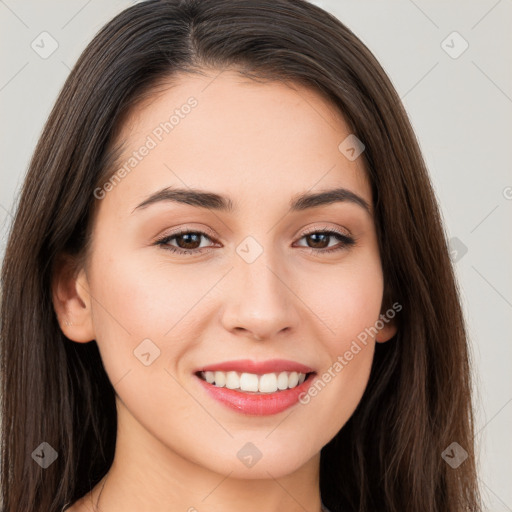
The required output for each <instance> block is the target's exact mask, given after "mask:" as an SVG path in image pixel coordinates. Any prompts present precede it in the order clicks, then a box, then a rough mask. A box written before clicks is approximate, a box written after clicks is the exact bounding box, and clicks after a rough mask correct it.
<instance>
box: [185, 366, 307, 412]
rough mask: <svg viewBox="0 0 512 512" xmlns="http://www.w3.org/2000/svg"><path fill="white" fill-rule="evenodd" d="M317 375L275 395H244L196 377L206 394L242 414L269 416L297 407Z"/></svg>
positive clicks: (241, 392)
mask: <svg viewBox="0 0 512 512" xmlns="http://www.w3.org/2000/svg"><path fill="white" fill-rule="evenodd" d="M315 376H316V374H315V373H312V374H311V375H309V376H308V378H307V379H306V380H305V381H304V382H303V383H302V384H300V385H298V386H297V387H295V388H292V389H285V390H284V391H276V392H275V393H262V394H256V393H244V392H243V391H235V390H234V389H228V388H220V387H217V386H215V385H213V384H209V383H208V382H206V381H205V380H203V379H201V378H200V377H198V376H197V375H195V377H196V378H197V379H198V380H199V382H200V383H201V384H202V386H203V387H204V389H205V390H206V392H207V393H208V394H209V395H210V396H211V397H212V398H214V399H215V400H218V401H219V402H221V403H222V404H224V405H226V406H228V407H229V408H231V409H234V410H235V411H237V412H240V413H242V414H251V415H253V416H268V415H270V414H277V413H279V412H282V411H285V410H286V409H288V408H289V407H291V406H292V405H295V404H296V403H297V402H298V401H299V398H300V396H301V394H302V393H305V392H306V391H307V390H308V388H309V386H311V384H312V383H313V380H314V378H315Z"/></svg>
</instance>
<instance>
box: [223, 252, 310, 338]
mask: <svg viewBox="0 0 512 512" xmlns="http://www.w3.org/2000/svg"><path fill="white" fill-rule="evenodd" d="M285 267H286V265H285V262H282V261H277V260H276V259H275V258H272V259H271V258H270V254H269V251H264V252H263V254H261V255H260V257H259V258H258V259H257V260H256V261H254V262H252V263H248V262H246V261H245V260H244V259H243V258H240V257H239V256H238V255H235V268H234V269H233V270H232V271H231V272H230V274H229V278H228V283H226V287H227V289H228V292H227V294H226V300H225V302H224V310H223V313H222V323H223V326H224V328H225V329H226V330H228V331H229V332H231V333H233V334H235V335H245V336H250V337H252V338H254V339H256V340H258V341H263V340H267V339H275V338H276V337H277V336H278V335H279V334H280V333H285V332H292V331H294V330H295V329H296V328H297V326H298V323H299V319H300V314H299V311H298V309H297V308H298V303H300V301H299V300H298V298H297V297H296V295H295V294H294V293H293V284H292V283H291V277H290V273H289V272H287V271H286V270H285Z"/></svg>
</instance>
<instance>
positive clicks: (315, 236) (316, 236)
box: [308, 233, 330, 247]
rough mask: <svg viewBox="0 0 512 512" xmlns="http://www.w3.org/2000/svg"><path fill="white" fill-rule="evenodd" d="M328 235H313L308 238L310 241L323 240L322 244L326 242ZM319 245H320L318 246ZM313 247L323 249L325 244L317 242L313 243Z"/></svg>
mask: <svg viewBox="0 0 512 512" xmlns="http://www.w3.org/2000/svg"><path fill="white" fill-rule="evenodd" d="M329 236H330V235H327V234H326V233H313V234H312V235H308V237H309V238H310V239H312V238H313V239H315V238H318V237H320V238H322V237H323V238H324V240H323V242H325V241H326V239H327V238H328V237H329ZM318 244H320V245H318ZM313 247H325V244H322V242H318V241H313Z"/></svg>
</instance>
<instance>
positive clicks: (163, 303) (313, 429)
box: [53, 70, 396, 512]
mask: <svg viewBox="0 0 512 512" xmlns="http://www.w3.org/2000/svg"><path fill="white" fill-rule="evenodd" d="M190 96H194V97H195V98H196V99H197V101H198V105H197V107H195V108H194V109H192V111H191V112H190V114H188V115H187V116H186V117H184V118H183V119H181V120H180V122H179V125H177V126H176V127H175V128H174V130H173V131H172V132H170V133H169V134H167V135H165V137H164V138H163V140H162V141H161V142H159V144H158V145H157V147H156V148H154V149H152V150H151V151H150V152H149V154H148V155H147V156H146V157H145V158H144V159H143V160H142V161H141V162H140V163H138V165H137V166H136V167H135V168H134V169H133V170H132V171H131V172H130V173H129V174H128V175H127V176H126V177H125V178H124V179H123V180H122V181H121V182H120V183H118V184H117V185H116V186H115V187H113V189H112V190H111V191H109V192H108V193H107V194H106V196H105V198H104V199H102V200H99V201H97V203H98V204H97V209H96V214H95V217H94V223H93V228H92V235H93V238H92V245H91V248H90V251H89V253H88V257H87V261H86V264H85V266H84V268H81V269H80V270H79V272H78V273H72V272H71V271H70V269H71V265H72V262H71V261H69V260H66V259H63V262H62V264H61V265H60V267H59V270H58V272H57V273H56V276H55V280H54V286H53V298H54V306H55V310H56V312H57V315H58V317H59V322H60V325H61V328H62V330H63V332H64V334H65V335H66V336H67V337H68V338H69V339H70V343H71V342H78V343H84V342H89V341H91V340H96V342H97V344H98V347H99V349H100V353H101V357H102V359H103V363H104V365H105V369H106V371H107V374H108V376H109V378H110V381H111V382H112V383H113V385H114V388H115V391H116V394H117V398H116V402H117V412H118V423H119V425H118V434H117V444H116V452H115V459H114V463H113V465H112V467H111V469H110V471H109V472H108V474H107V476H106V480H105V479H104V480H102V481H101V482H100V483H99V484H98V485H97V486H96V487H95V488H94V489H93V490H92V491H91V493H89V494H88V495H86V496H85V497H84V498H83V499H82V500H79V501H78V502H77V503H76V504H75V505H74V506H72V507H71V508H70V509H69V510H71V511H72V512H77V511H79V512H81V511H85V510H95V509H94V508H93V506H92V504H91V503H93V502H94V503H96V500H97V499H98V495H99V492H100V490H101V487H102V485H103V484H104V483H105V481H106V484H105V486H104V488H103V492H102V493H101V499H100V502H99V510H101V511H103V512H114V511H123V512H131V511H138V510H153V511H155V512H160V511H162V512H163V511H166V512H169V511H189V512H193V511H198V512H220V511H222V512H234V511H237V512H238V511H239V510H244V511H246V512H256V511H258V512H259V511H261V510H265V511H268V512H278V511H282V510H287V511H289V512H299V511H301V512H303V511H304V510H308V511H316V512H318V511H320V507H321V504H320V492H319V464H320V450H321V449H322V447H323V446H324V445H325V444H327V443H328V442H329V441H330V440H331V439H332V438H333V437H334V436H335V434H336V433H337V432H338V431H339V430H340V429H341V428H342V427H343V425H344V424H345V423H346V422H347V420H348V419H349V418H350V416H351V415H352V413H353V412H354V410H355V408H356V406H357V404H358V403H359V401H360V399H361V396H362V394H363V392H364V390H365V387H366V385H367V382H368V377H369V373H370V368H371V364H372V358H373V353H374V347H375V343H376V342H385V341H387V340H389V339H390V338H391V337H392V336H393V335H394V334H395V332H396V327H395V325H394V324H393V323H392V322H390V323H387V324H386V325H385V327H384V328H383V329H381V331H380V332H379V333H378V335H377V337H376V338H375V339H374V338H371V337H370V338H369V340H368V343H367V345H366V346H365V347H363V349H362V350H361V351H360V352H359V353H358V354H357V355H355V356H354V358H353V359H352V360H351V361H350V362H349V364H347V365H346V366H345V367H344V368H343V370H342V371H341V372H339V373H337V374H336V377H335V378H333V379H332V380H331V381H330V382H329V383H328V384H327V385H326V386H325V387H324V388H323V389H322V390H321V392H319V393H318V395H317V396H316V397H314V398H312V399H311V401H310V402H309V403H308V404H306V405H303V404H300V403H299V404H296V405H295V406H293V407H292V408H290V409H287V410H285V411H284V412H281V413H279V414H275V415H270V416H264V417H257V416H250V415H244V414H241V413H238V412H235V411H233V410H231V409H228V408H227V407H226V406H224V405H223V404H221V403H219V402H217V401H215V400H213V399H212V398H210V397H209V396H208V395H207V394H206V393H205V392H204V390H203V389H202V386H201V385H200V383H199V382H198V381H197V378H196V377H195V376H194V375H193V372H194V370H195V369H197V368H198V367H200V366H201V365H207V364H212V363H218V362H222V361H226V360H233V359H254V360H257V361H261V360H267V359H273V358H283V359H290V360H293V361H297V362H300V363H303V364H306V365H309V366H310V367H312V368H314V369H315V370H316V371H317V375H321V374H323V372H325V371H327V370H328V369H329V368H331V367H332V365H333V363H334V362H335V361H336V359H337V357H338V356H343V354H344V353H345V352H346V351H347V350H348V349H349V347H350V345H351V343H352V341H353V340H355V339H356V337H357V335H358V334H360V333H361V332H362V331H364V329H365V328H368V327H370V326H373V325H374V324H375V322H376V321H377V320H378V319H379V315H380V314H381V313H383V312H384V309H382V296H383V274H382V268H381V261H380V256H379V250H378V245H377V237H376V230H375V224H374V219H373V213H372V211H370V213H368V212H367V211H365V210H364V209H363V208H362V207H361V206H359V205H357V204H354V203H350V202H337V203H333V204H329V205H324V206H321V207H317V208H311V209H308V210H305V211H301V212H293V213H291V212H289V211H288V210H289V202H290V200H291V198H292V197H293V196H295V195H296V194H299V193H303V192H308V191H309V192H318V191H320V190H326V189H331V188H335V187H344V188H346V189H349V190H350V191H352V192H354V193H356V194H358V195H359V196H361V197H362V198H364V199H365V200H366V201H367V202H368V203H369V204H370V205H371V204H372V196H371V188H370V183H369V182H368V180H367V178H366V174H365V170H364V166H363V161H362V159H361V158H357V159H356V160H354V161H349V160H348V159H347V158H346V157H345V156H344V155H343V154H342V153H341V152H340V150H339V149H338V145H339V144H340V142H341V141H343V140H344V139H345V138H346V137H347V136H348V135H349V134H350V130H349V129H348V127H347V125H346V124H345V122H344V120H343V118H342V116H341V114H339V113H338V112H337V111H336V110H335V109H333V106H332V105H331V104H330V103H328V102H327V101H326V100H324V99H323V98H322V97H321V96H319V95H318V94H317V93H316V92H314V91H312V90H309V89H307V88H305V87H302V86H299V85H293V86H291V85H285V84H284V83H281V82H267V83H256V82H254V81H251V80H249V79H247V78H244V77H242V76H241V75H239V74H238V73H237V72H236V71H235V70H224V71H223V72H222V73H221V74H219V72H218V71H209V72H205V74H204V75H196V74H193V75H192V74H188V75H182V76H180V78H179V80H178V81H177V82H176V81H175V82H174V83H173V85H172V86H170V87H168V88H167V89H165V90H163V91H162V90H161V91H159V92H158V94H155V95H154V96H153V97H152V98H151V101H146V102H145V103H143V104H141V105H139V106H138V108H137V109H136V110H135V111H134V112H133V113H132V114H131V116H130V117H129V119H128V120H127V121H126V122H125V124H124V125H123V128H122V131H121V133H120V135H119V140H124V141H125V143H126V146H125V154H124V156H123V157H122V158H121V161H122V162H123V163H124V162H125V161H126V160H127V159H128V158H129V156H130V155H131V153H132V152H133V151H134V150H137V149H138V148H140V146H141V145H142V144H144V141H145V140H146V137H147V136H148V135H149V134H151V133H152V131H153V130H154V129H155V127H156V126H158V125H159V123H161V122H162V121H164V120H166V119H168V115H169V114H168V113H169V112H172V111H174V110H175V109H176V108H180V106H181V105H183V104H184V103H186V100H187V98H189V97H190ZM121 165H122V164H121ZM169 186H180V187H183V186H186V187H193V188H200V189H203V190H208V191H212V192H216V193H219V194H223V195H227V196H229V197H230V198H231V200H232V201H233V203H234V205H235V206H236V208H237V211H236V212H233V213H229V212H221V211H214V210H208V209H204V208H197V207H194V206H190V205H184V204H178V203H174V202H169V201H167V202H165V201H163V202H159V203H156V204H153V205H151V206H148V207H146V208H140V209H137V210H135V212H133V210H134V209H135V208H136V206H137V205H138V204H139V203H141V202H142V201H144V200H145V199H146V198H147V197H148V196H149V195H151V194H153V193H154V192H156V191H158V190H160V189H162V188H165V187H169ZM132 212H133V213H132ZM179 228H187V229H189V230H190V231H194V230H199V231H203V232H205V233H207V236H206V237H202V238H200V239H195V240H196V244H195V245H189V246H188V247H192V248H194V249H196V251H197V249H198V248H199V249H200V251H202V253H201V252H197V253H196V254H184V255H179V254H173V253H171V252H170V251H168V250H166V249H165V248H164V247H163V246H160V245H156V244H155V240H156V239H157V237H159V236H163V235H165V234H169V235H171V234H172V233H173V232H175V231H177V230H178V229H179ZM310 229H311V230H312V231H311V232H313V233H314V232H318V231H321V230H325V229H327V230H330V229H331V230H332V229H334V230H339V231H341V232H342V233H344V234H346V235H349V236H352V237H354V238H355V239H356V243H355V245H353V246H350V247H343V246H342V244H341V243H340V241H339V240H338V239H337V238H336V237H334V236H331V237H327V238H325V239H324V240H323V243H319V242H318V240H317V241H316V245H315V241H314V240H312V239H311V236H305V235H304V232H305V231H306V230H308V231H309V230H310ZM209 233H211V234H212V236H211V237H210V234H209ZM249 235H250V236H252V237H253V238H254V239H255V240H256V241H257V242H258V244H259V245H260V247H261V248H262V250H263V252H262V254H261V255H260V256H259V257H258V258H257V259H256V260H255V261H254V262H252V263H248V262H247V261H245V260H244V259H243V258H241V257H240V256H239V254H238V253H237V252H236V248H237V247H238V245H239V244H240V243H241V242H242V241H243V240H244V239H245V237H247V236H249ZM320 241H321V242H322V240H320ZM187 242H189V244H190V240H185V239H183V237H181V238H180V237H178V238H175V239H173V240H172V241H170V242H169V244H170V245H173V246H174V247H178V248H179V247H182V248H185V247H187V245H186V244H187ZM334 246H338V247H342V248H341V250H339V251H336V252H332V253H330V254H321V252H322V251H325V248H327V247H328V248H331V247H334ZM315 248H316V249H315ZM315 250H316V252H314V251H315ZM146 338H149V339H151V340H152V342H153V343H154V344H155V345H157V346H158V348H159V350H160V356H159V357H158V358H157V359H155V360H154V362H153V363H152V364H151V365H149V366H145V365H143V364H142V363H141V362H140V361H139V360H138V359H137V358H136V357H134V353H133V351H134V349H136V347H137V346H138V345H139V344H140V343H141V341H142V340H144V339H146ZM247 442H251V443H253V444H254V445H255V446H256V447H257V448H258V450H259V451H260V452H261V454H262V458H261V459H260V460H259V461H258V462H257V463H256V464H255V465H254V466H252V467H250V468H249V467H246V466H245V465H244V464H242V463H241V461H240V460H239V459H238V457H237V455H236V454H237V452H238V451H239V450H240V449H241V448H242V447H243V446H244V445H245V444H246V443H247ZM192 507H193V508H192Z"/></svg>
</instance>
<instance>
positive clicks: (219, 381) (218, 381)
mask: <svg viewBox="0 0 512 512" xmlns="http://www.w3.org/2000/svg"><path fill="white" fill-rule="evenodd" d="M215 385H216V386H219V387H221V388H222V387H224V386H225V385H226V374H225V373H224V372H215Z"/></svg>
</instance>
